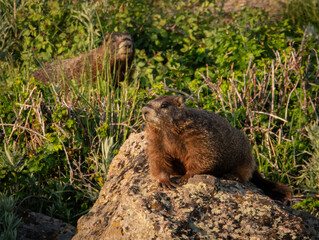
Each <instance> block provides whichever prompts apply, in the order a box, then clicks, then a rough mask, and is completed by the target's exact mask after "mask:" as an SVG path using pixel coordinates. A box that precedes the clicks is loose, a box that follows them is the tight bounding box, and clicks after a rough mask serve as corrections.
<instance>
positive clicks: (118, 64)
mask: <svg viewBox="0 0 319 240" xmlns="http://www.w3.org/2000/svg"><path fill="white" fill-rule="evenodd" d="M134 54H135V48H134V44H133V40H132V37H131V36H130V35H129V34H127V33H112V34H107V35H106V36H105V41H104V42H103V44H102V45H101V46H100V47H98V48H96V49H93V50H91V51H89V52H87V53H84V54H81V55H79V56H77V57H74V58H70V59H64V60H58V61H55V62H53V63H50V64H48V65H46V66H44V67H43V68H39V69H38V70H36V71H35V72H34V73H33V74H32V76H33V77H34V78H35V79H37V80H39V81H42V82H44V83H48V82H55V83H56V82H59V83H62V84H66V83H67V82H68V81H69V80H72V79H76V80H80V79H81V77H82V76H83V75H84V74H85V75H86V76H87V78H89V77H92V80H93V81H96V77H97V72H98V71H99V72H100V74H103V75H102V76H103V78H105V77H106V76H105V71H110V75H111V76H112V77H113V79H114V81H115V84H117V82H119V81H123V80H124V78H125V73H126V71H130V72H129V79H130V77H131V74H132V68H131V65H132V62H133V59H134ZM65 86H67V84H66V85H65Z"/></svg>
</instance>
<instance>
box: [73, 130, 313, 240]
mask: <svg viewBox="0 0 319 240" xmlns="http://www.w3.org/2000/svg"><path fill="white" fill-rule="evenodd" d="M146 144H147V143H146V141H145V137H144V133H139V134H132V135H131V136H130V137H129V139H128V140H127V141H126V142H125V143H124V145H123V146H122V147H121V149H120V152H119V154H118V155H117V156H116V157H115V158H114V159H113V161H112V164H111V166H110V169H109V173H108V180H107V181H106V183H105V185H104V186H103V188H102V190H101V192H100V195H99V198H98V200H97V201H96V203H95V204H94V206H93V208H92V209H91V210H90V212H89V213H87V214H86V215H84V216H82V217H81V218H80V219H79V221H78V227H77V228H78V229H77V231H78V232H77V234H76V235H75V236H74V238H73V240H79V239H319V219H317V218H315V217H314V216H311V215H310V214H308V213H305V212H300V211H296V210H293V209H292V208H290V207H287V206H285V205H283V204H281V203H280V202H276V201H273V200H271V199H270V198H268V197H267V196H265V195H263V193H262V192H261V190H259V189H257V188H256V187H255V186H253V185H252V184H250V183H248V184H241V183H238V182H234V181H227V180H222V179H217V178H215V177H214V176H209V175H197V176H194V177H192V178H190V179H189V182H188V183H187V184H186V185H184V186H181V187H178V188H177V189H175V190H163V189H161V188H160V187H159V186H158V184H157V182H156V180H155V179H152V178H151V177H150V176H149V172H148V171H149V168H148V163H147V160H146V156H145V148H146Z"/></svg>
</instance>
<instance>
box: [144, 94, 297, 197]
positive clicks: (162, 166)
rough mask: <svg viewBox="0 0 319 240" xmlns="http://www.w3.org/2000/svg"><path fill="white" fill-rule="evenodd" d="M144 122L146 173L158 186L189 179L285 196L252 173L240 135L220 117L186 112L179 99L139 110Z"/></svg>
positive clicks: (282, 187) (159, 100)
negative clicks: (218, 180)
mask: <svg viewBox="0 0 319 240" xmlns="http://www.w3.org/2000/svg"><path fill="white" fill-rule="evenodd" d="M142 114H143V118H144V120H145V121H146V138H147V140H148V148H147V154H148V158H149V165H150V173H151V175H153V176H154V177H155V178H156V179H157V180H158V181H159V182H160V183H161V185H162V186H163V187H165V188H172V187H176V184H174V183H172V182H171V180H170V176H171V175H183V176H182V178H181V179H180V181H181V182H185V181H187V180H188V178H189V177H191V176H192V175H195V174H212V175H214V176H216V177H228V178H229V177H231V178H235V179H236V180H238V181H240V182H242V183H244V182H247V181H250V182H252V183H254V184H255V185H256V186H257V187H259V188H261V189H262V190H263V191H264V192H265V194H267V195H268V196H270V197H271V198H273V199H275V200H280V201H282V202H286V201H287V200H289V199H290V197H291V190H290V188H289V187H288V186H285V185H282V184H278V183H274V182H271V181H269V180H266V179H264V178H263V177H262V175H261V174H260V173H259V172H258V170H257V167H256V164H255V161H254V158H253V156H252V153H251V149H250V145H249V142H248V139H247V138H246V136H245V134H244V133H243V132H241V131H239V130H237V129H236V128H234V127H233V126H232V125H230V123H229V122H228V121H227V120H225V119H224V118H222V117H221V116H219V115H217V114H215V113H213V112H207V111H204V110H198V109H191V108H186V107H185V106H184V103H183V98H182V97H181V96H167V97H159V98H157V99H155V100H152V101H150V102H149V103H148V104H146V105H145V107H143V109H142Z"/></svg>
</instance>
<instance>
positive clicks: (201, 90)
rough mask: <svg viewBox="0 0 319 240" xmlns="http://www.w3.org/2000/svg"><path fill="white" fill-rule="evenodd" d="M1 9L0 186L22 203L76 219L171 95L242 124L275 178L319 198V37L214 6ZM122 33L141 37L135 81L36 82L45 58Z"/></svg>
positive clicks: (25, 4)
mask: <svg viewBox="0 0 319 240" xmlns="http://www.w3.org/2000/svg"><path fill="white" fill-rule="evenodd" d="M14 3H15V7H14ZM194 5H195V7H194ZM0 6H1V7H2V8H0V9H1V10H0V20H1V21H0V22H1V24H2V25H1V26H2V27H3V29H4V31H1V33H0V34H2V35H1V38H0V41H1V42H0V44H1V46H2V48H1V51H0V55H1V58H0V67H1V69H0V88H1V89H2V94H1V95H0V142H1V144H0V182H1V184H0V191H1V192H3V193H5V194H7V195H13V196H14V197H15V198H16V199H17V201H18V202H20V203H21V204H22V206H23V207H25V208H29V209H31V210H35V211H41V212H44V213H45V214H48V215H51V216H54V217H57V218H61V219H63V220H65V221H68V222H70V223H72V224H76V221H77V219H78V218H79V217H80V216H81V215H83V214H84V213H86V212H87V211H88V210H89V209H90V207H91V206H92V204H93V203H94V201H95V200H96V198H97V196H98V193H99V190H100V189H101V187H102V185H103V183H104V181H105V180H106V175H107V171H108V166H109V164H110V162H111V159H112V158H113V157H114V156H115V155H116V154H117V152H118V150H119V148H120V146H121V145H122V144H123V142H124V141H125V140H126V139H127V137H128V136H129V134H130V133H131V132H139V131H141V130H142V128H143V121H142V119H141V108H142V107H143V105H144V104H145V103H146V102H147V101H149V100H150V99H153V98H154V97H155V96H156V95H170V94H179V95H183V96H184V97H185V99H186V102H187V105H188V106H189V107H198V108H202V109H205V110H210V111H215V112H217V113H219V114H220V115H221V116H223V117H225V118H226V119H228V120H229V121H230V122H231V124H233V125H234V126H236V127H237V128H239V129H242V130H243V131H244V132H245V133H246V135H247V136H248V138H249V140H250V142H251V145H252V150H253V154H254V156H255V159H256V161H257V162H258V164H259V169H260V171H262V172H263V173H264V174H265V175H266V177H267V178H269V179H272V180H274V181H279V182H282V183H285V184H289V185H290V186H291V187H292V188H293V190H294V193H295V194H304V196H307V194H308V193H310V194H313V192H314V191H316V187H315V186H318V178H316V175H313V172H316V171H310V170H309V169H311V166H312V167H316V166H317V165H316V162H315V160H314V159H315V158H314V157H313V156H316V152H315V150H314V149H315V148H314V147H313V142H314V141H316V140H314V139H313V138H312V137H311V136H313V135H311V131H309V129H310V128H311V126H313V125H315V124H316V123H317V121H318V114H319V113H318V109H319V107H318V105H319V96H318V92H319V91H318V90H319V80H318V76H319V60H318V36H317V35H316V34H315V32H312V34H309V30H307V29H304V28H303V26H304V24H300V25H298V26H300V28H299V27H298V26H297V24H296V22H295V20H294V19H292V18H291V17H289V16H288V15H287V16H283V19H282V20H280V21H279V20H278V21H277V22H274V21H271V19H270V18H269V17H268V16H267V14H266V13H264V12H262V11H258V10H249V9H246V10H243V11H241V12H239V13H236V14H228V15H227V16H225V14H223V13H222V12H221V11H220V9H218V8H217V7H216V6H215V5H214V3H212V2H209V1H190V2H188V3H186V2H184V1H174V0H171V1H166V2H165V3H160V2H158V3H151V2H147V3H146V2H145V1H142V0H140V1H139V0H134V1H133V0H132V1H125V2H124V1H123V2H122V1H120V2H118V1H99V2H97V3H92V2H87V1H75V2H74V1H44V2H42V1H37V0H29V1H13V0H12V1H1V0H0ZM172 6H174V7H172ZM309 14H311V13H309ZM315 27H316V26H315ZM303 29H304V30H303ZM113 31H122V32H129V33H130V34H131V35H132V36H133V38H134V41H135V47H136V57H135V63H134V68H135V74H134V76H133V81H131V82H129V81H128V80H127V79H126V81H124V82H123V83H121V84H120V86H119V87H117V88H116V87H114V86H113V84H112V81H113V79H112V77H111V76H110V74H109V75H107V76H106V78H103V77H102V76H103V74H101V75H100V76H98V80H97V82H93V81H92V79H90V77H89V76H88V77H83V78H82V79H78V81H79V82H80V83H81V84H77V82H76V81H71V84H70V85H72V87H71V89H70V91H67V92H65V91H64V90H63V89H62V88H61V87H59V86H55V85H52V84H50V85H44V84H43V83H41V82H38V81H36V80H35V79H33V78H31V79H30V76H31V74H32V72H33V71H34V70H36V69H37V68H39V67H41V66H42V65H43V64H44V63H45V62H47V61H49V62H51V61H54V60H56V59H63V58H69V57H73V56H76V55H78V54H79V53H81V52H83V51H88V50H90V49H92V48H95V47H97V46H98V45H99V44H100V43H101V41H102V38H103V36H104V34H105V33H106V32H113ZM108 67H109V66H106V69H107V68H108ZM107 72H108V73H109V72H110V71H107ZM66 81H68V80H67V79H66ZM312 196H313V195H312ZM315 206H316V205H315V204H314V203H313V202H309V201H308V202H305V204H304V205H303V206H302V207H303V209H306V210H307V211H309V212H314V209H315Z"/></svg>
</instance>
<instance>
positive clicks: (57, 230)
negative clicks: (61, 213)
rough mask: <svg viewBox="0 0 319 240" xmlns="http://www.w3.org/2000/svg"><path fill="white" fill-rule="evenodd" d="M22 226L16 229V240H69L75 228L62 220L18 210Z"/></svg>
mask: <svg viewBox="0 0 319 240" xmlns="http://www.w3.org/2000/svg"><path fill="white" fill-rule="evenodd" d="M18 215H19V216H20V217H21V219H22V224H21V226H20V227H19V228H18V239H22V240H45V239H46V240H51V239H52V240H53V239H54V240H69V239H72V237H73V236H74V235H75V232H76V228H75V227H74V226H72V225H71V224H68V223H65V222H63V221H62V220H59V219H56V218H53V217H49V216H46V215H44V214H42V213H36V212H32V211H29V210H26V209H22V208H19V209H18Z"/></svg>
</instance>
